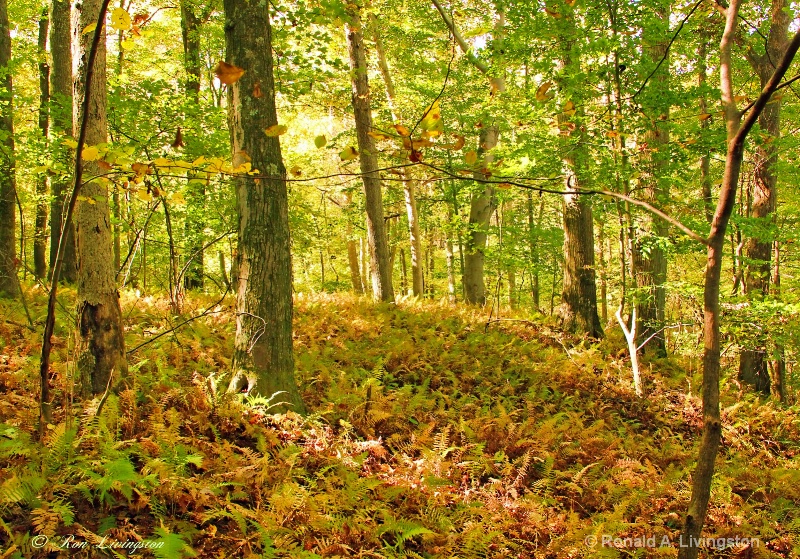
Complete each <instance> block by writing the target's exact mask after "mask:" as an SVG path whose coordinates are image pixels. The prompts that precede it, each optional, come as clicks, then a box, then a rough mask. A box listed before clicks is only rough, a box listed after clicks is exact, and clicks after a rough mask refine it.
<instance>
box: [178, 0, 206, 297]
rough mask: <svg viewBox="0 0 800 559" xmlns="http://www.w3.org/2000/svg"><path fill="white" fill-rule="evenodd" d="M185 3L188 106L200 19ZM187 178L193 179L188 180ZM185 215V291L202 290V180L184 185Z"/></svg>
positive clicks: (196, 98) (196, 85)
mask: <svg viewBox="0 0 800 559" xmlns="http://www.w3.org/2000/svg"><path fill="white" fill-rule="evenodd" d="M194 10H195V8H194V6H193V5H192V3H191V2H189V1H188V0H182V1H181V36H182V38H183V67H184V69H185V70H186V86H185V92H186V97H187V99H188V101H189V103H190V104H194V105H195V106H197V105H198V104H199V102H200V73H201V62H200V18H198V17H197V15H196V14H195V11H194ZM189 178H190V179H191V178H193V177H191V176H190V177H189ZM186 192H187V212H186V223H185V236H186V239H187V245H188V251H187V254H188V256H189V258H191V259H192V262H191V264H190V265H189V266H188V267H187V269H186V274H185V276H184V286H185V287H186V289H202V287H203V276H204V274H205V269H204V266H203V258H204V254H203V253H204V251H203V229H204V228H205V224H204V214H205V202H206V187H205V183H204V182H202V181H191V182H190V183H189V184H188V185H187V189H186Z"/></svg>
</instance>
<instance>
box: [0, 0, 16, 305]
mask: <svg viewBox="0 0 800 559" xmlns="http://www.w3.org/2000/svg"><path fill="white" fill-rule="evenodd" d="M10 31H11V30H10V29H9V23H8V6H7V4H6V0H0V68H8V65H9V63H10V62H11V33H10ZM11 81H12V80H11V72H9V71H7V70H4V71H3V76H2V79H0V85H2V88H3V89H4V91H3V92H2V94H1V95H2V96H1V97H0V132H2V134H3V140H2V143H0V295H7V296H9V297H13V296H16V295H17V293H18V292H19V279H18V278H17V245H16V239H15V232H16V224H17V218H16V215H17V208H16V205H15V204H16V198H17V184H16V178H15V169H14V107H13V89H12V83H11Z"/></svg>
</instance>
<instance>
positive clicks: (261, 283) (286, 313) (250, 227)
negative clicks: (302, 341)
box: [224, 0, 304, 412]
mask: <svg viewBox="0 0 800 559" xmlns="http://www.w3.org/2000/svg"><path fill="white" fill-rule="evenodd" d="M224 9H225V21H226V24H225V42H226V52H227V55H226V59H227V62H228V63H229V64H233V65H235V66H238V67H240V68H242V69H244V76H243V77H242V78H241V79H240V80H239V81H237V82H236V83H234V84H232V85H229V86H228V126H229V129H230V134H231V153H232V154H234V155H235V154H241V153H244V154H247V156H248V157H249V158H250V161H251V164H252V168H253V169H258V170H259V171H260V172H261V173H262V174H263V176H260V177H254V176H251V175H239V176H237V177H236V178H235V179H234V183H235V187H236V199H237V206H238V214H239V248H238V254H237V259H238V263H239V266H238V271H239V273H238V276H239V283H238V286H237V289H238V293H237V297H236V308H237V313H236V340H235V343H234V354H233V371H234V376H233V378H232V379H231V383H230V390H231V391H232V392H241V391H242V390H243V389H244V388H246V389H247V390H248V391H249V392H250V393H252V394H257V395H260V396H264V397H267V398H269V397H271V396H272V395H273V394H275V393H277V392H284V394H280V395H279V396H277V397H276V400H275V402H287V403H288V404H289V405H290V406H291V409H293V410H294V411H298V412H303V411H304V406H303V402H302V400H301V399H300V393H299V392H298V389H297V386H296V385H295V378H294V353H293V350H292V259H291V250H290V242H289V207H288V206H289V204H288V193H287V189H286V168H285V167H284V164H283V158H282V157H281V146H280V142H279V140H278V138H277V137H268V136H267V135H266V134H264V130H265V129H266V128H268V127H269V126H273V125H275V124H277V122H278V116H277V113H276V108H275V82H274V77H273V61H272V28H271V25H270V20H269V12H268V10H269V4H268V3H265V2H261V1H260V0H224ZM257 85H258V88H256V86H257ZM259 89H260V95H254V92H255V91H257V90H259ZM278 409H285V407H284V406H280V407H279V408H278Z"/></svg>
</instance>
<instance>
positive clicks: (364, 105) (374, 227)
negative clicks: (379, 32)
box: [347, 11, 394, 302]
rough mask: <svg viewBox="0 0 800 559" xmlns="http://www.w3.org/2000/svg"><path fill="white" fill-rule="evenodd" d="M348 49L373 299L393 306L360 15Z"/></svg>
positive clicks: (356, 16) (352, 28) (350, 31)
mask: <svg viewBox="0 0 800 559" xmlns="http://www.w3.org/2000/svg"><path fill="white" fill-rule="evenodd" d="M347 45H348V49H349V52H350V72H351V76H350V78H351V81H352V86H353V113H354V116H355V123H356V136H357V138H358V150H359V160H360V163H361V173H362V180H363V181H364V194H365V197H366V207H367V232H368V238H369V252H370V271H371V275H372V295H373V297H374V298H375V299H376V300H379V301H387V302H390V301H394V288H393V287H392V269H391V267H390V266H389V245H388V242H387V239H386V229H385V224H384V222H383V195H382V192H381V190H382V185H381V179H380V176H379V175H378V156H377V153H376V151H375V141H374V140H373V139H372V137H371V136H370V135H369V132H370V130H372V109H371V107H370V105H371V103H370V92H369V83H368V80H367V60H366V54H365V53H364V38H363V36H362V33H361V17H360V15H359V14H358V12H357V11H356V12H353V13H351V19H350V22H349V24H348V25H347Z"/></svg>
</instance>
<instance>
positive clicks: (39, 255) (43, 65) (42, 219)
mask: <svg viewBox="0 0 800 559" xmlns="http://www.w3.org/2000/svg"><path fill="white" fill-rule="evenodd" d="M48 27H49V21H48V19H47V10H45V11H44V13H42V15H41V17H40V18H39V41H38V52H39V57H40V58H39V131H40V132H41V133H42V142H43V143H44V144H45V145H46V143H47V134H48V130H49V128H50V114H49V109H48V105H49V104H50V65H49V64H48V63H47V30H48ZM47 183H48V180H47V174H46V173H43V174H42V176H41V177H39V178H38V179H37V182H36V234H35V237H34V240H33V271H34V274H35V275H36V277H37V278H38V279H40V280H43V279H45V277H46V276H47V202H46V198H47V190H48V188H47V187H48V184H47Z"/></svg>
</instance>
